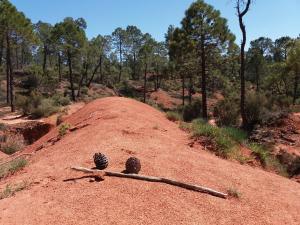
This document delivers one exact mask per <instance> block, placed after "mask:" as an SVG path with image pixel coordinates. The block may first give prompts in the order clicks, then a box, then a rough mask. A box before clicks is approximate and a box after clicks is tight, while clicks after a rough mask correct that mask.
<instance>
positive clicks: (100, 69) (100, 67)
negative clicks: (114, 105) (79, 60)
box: [99, 55, 103, 84]
mask: <svg viewBox="0 0 300 225" xmlns="http://www.w3.org/2000/svg"><path fill="white" fill-rule="evenodd" d="M102 61H103V56H102V55H101V56H100V59H99V73H100V83H101V84H103V69H102V64H103V63H102Z"/></svg>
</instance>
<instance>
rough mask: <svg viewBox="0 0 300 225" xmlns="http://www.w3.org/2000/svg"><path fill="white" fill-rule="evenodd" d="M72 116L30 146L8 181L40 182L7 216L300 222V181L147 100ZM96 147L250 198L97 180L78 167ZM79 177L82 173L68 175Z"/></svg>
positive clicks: (11, 203)
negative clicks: (229, 155) (204, 144)
mask: <svg viewBox="0 0 300 225" xmlns="http://www.w3.org/2000/svg"><path fill="white" fill-rule="evenodd" d="M66 122H67V123H70V124H71V125H72V126H73V127H74V128H73V129H72V131H71V132H69V133H67V134H66V135H65V136H64V137H63V138H61V140H57V139H55V137H56V136H57V133H58V131H57V128H55V129H53V130H52V131H51V132H50V133H49V134H47V135H46V136H44V137H42V138H41V139H40V140H39V141H37V142H36V143H35V144H33V145H32V146H30V147H28V148H27V149H26V150H25V152H34V151H35V150H38V149H39V151H37V152H36V154H35V155H34V156H33V157H32V159H31V161H30V164H29V165H28V166H27V167H26V168H25V169H24V170H23V171H21V172H20V173H18V174H16V175H14V176H12V177H9V178H6V179H5V180H1V181H0V189H2V190H3V189H4V187H5V186H6V184H11V183H18V182H22V181H24V180H25V181H30V182H31V186H30V187H29V188H28V189H27V190H23V191H21V192H18V193H16V195H15V196H13V197H10V198H6V199H3V200H0V212H1V213H0V224H6V225H10V224H299V221H300V214H299V209H300V201H299V199H300V188H299V184H297V183H296V182H294V181H291V180H288V179H285V178H283V177H280V176H277V175H274V174H272V173H268V172H265V171H262V170H260V169H257V168H252V167H250V166H243V165H240V164H237V163H234V162H230V161H226V160H223V159H220V158H217V157H215V156H214V155H212V154H210V153H207V152H205V151H202V150H201V149H197V148H189V147H188V145H187V144H188V142H189V140H188V137H187V135H186V134H185V133H184V132H183V131H181V130H180V129H179V128H178V125H177V124H175V123H172V122H170V121H168V120H167V119H166V118H165V115H164V114H163V113H161V112H159V111H157V110H155V109H153V108H151V107H150V106H148V105H145V104H143V103H140V102H137V101H134V100H131V99H126V98H118V97H110V98H104V99H101V100H96V101H93V102H91V103H89V104H87V105H86V106H85V107H83V108H82V109H81V110H79V111H78V112H77V113H75V114H73V115H71V116H70V117H69V118H68V119H67V120H66ZM76 128H77V129H76ZM49 140H50V141H49ZM43 146H44V147H43ZM95 152H102V153H104V154H106V155H107V156H108V158H109V162H110V165H109V169H110V170H112V171H122V170H124V164H125V161H126V159H127V158H129V157H130V156H132V155H134V156H135V157H138V158H139V159H140V160H141V163H142V169H141V172H140V173H141V174H145V175H153V176H162V177H169V178H174V179H176V180H181V181H186V182H189V183H195V184H199V185H205V186H208V187H211V188H214V189H217V190H219V191H224V192H226V191H227V190H228V189H230V188H235V189H237V190H238V192H240V193H241V197H240V198H239V199H227V200H224V199H220V198H217V197H213V196H210V195H206V194H202V193H198V192H193V191H188V190H185V189H181V188H177V187H173V186H169V185H165V184H158V183H149V182H143V181H137V180H130V179H122V178H113V177H106V179H105V180H104V181H102V182H91V180H90V179H89V178H82V174H79V173H77V172H74V171H71V170H70V169H69V168H70V167H71V166H85V167H92V166H93V160H92V156H93V154H94V153H95ZM71 178H78V179H77V180H73V181H68V182H67V181H64V180H65V179H71Z"/></svg>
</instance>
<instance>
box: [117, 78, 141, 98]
mask: <svg viewBox="0 0 300 225" xmlns="http://www.w3.org/2000/svg"><path fill="white" fill-rule="evenodd" d="M117 89H118V92H119V93H120V94H121V95H122V96H125V97H130V98H136V97H138V96H139V94H138V92H137V90H136V89H135V88H134V87H133V86H132V85H131V84H129V83H128V81H126V80H124V81H122V82H121V83H119V84H118V85H117Z"/></svg>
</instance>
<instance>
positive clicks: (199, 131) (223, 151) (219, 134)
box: [192, 120, 236, 158]
mask: <svg viewBox="0 0 300 225" xmlns="http://www.w3.org/2000/svg"><path fill="white" fill-rule="evenodd" d="M192 133H193V137H195V138H197V137H201V136H204V137H207V138H209V140H211V141H212V143H213V144H214V145H215V147H216V151H217V153H218V155H220V156H221V157H224V158H228V157H230V154H231V153H232V151H233V150H234V147H235V145H236V143H235V141H234V140H233V139H232V138H231V137H230V136H229V135H228V134H227V133H226V132H223V130H222V128H219V127H216V126H212V125H210V124H208V123H205V122H204V121H203V120H195V121H193V124H192Z"/></svg>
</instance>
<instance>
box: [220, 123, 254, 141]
mask: <svg viewBox="0 0 300 225" xmlns="http://www.w3.org/2000/svg"><path fill="white" fill-rule="evenodd" d="M222 131H223V132H224V133H225V134H226V135H228V136H229V137H230V138H232V139H233V140H235V141H236V142H238V143H243V142H245V141H246V140H247V138H248V134H247V133H246V132H245V131H244V130H241V129H238V128H234V127H223V128H222Z"/></svg>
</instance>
